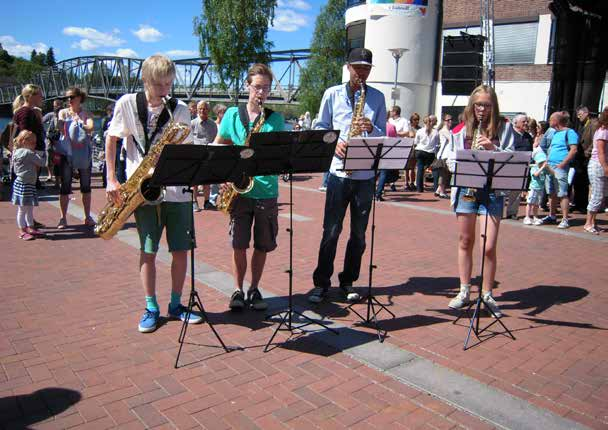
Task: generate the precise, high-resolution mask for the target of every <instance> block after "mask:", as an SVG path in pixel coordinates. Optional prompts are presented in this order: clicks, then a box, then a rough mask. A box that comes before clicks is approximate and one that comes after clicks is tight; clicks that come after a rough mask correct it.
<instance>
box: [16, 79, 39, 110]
mask: <svg viewBox="0 0 608 430" xmlns="http://www.w3.org/2000/svg"><path fill="white" fill-rule="evenodd" d="M39 92H40V87H39V86H38V85H34V84H27V85H26V86H24V87H23V88H22V89H21V94H19V95H18V96H17V97H16V98H15V100H13V112H17V111H18V110H19V109H21V108H22V107H23V105H24V104H25V103H27V102H28V101H29V100H30V97H32V96H33V95H35V94H38V93H39Z"/></svg>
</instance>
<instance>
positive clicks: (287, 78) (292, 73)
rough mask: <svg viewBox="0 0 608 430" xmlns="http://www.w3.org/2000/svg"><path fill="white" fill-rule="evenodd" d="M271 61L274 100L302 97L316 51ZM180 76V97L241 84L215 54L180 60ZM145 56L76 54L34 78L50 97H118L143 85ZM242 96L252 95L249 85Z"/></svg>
mask: <svg viewBox="0 0 608 430" xmlns="http://www.w3.org/2000/svg"><path fill="white" fill-rule="evenodd" d="M270 54H271V61H270V67H271V68H272V70H273V73H274V79H273V83H272V88H271V92H270V96H269V100H271V101H272V102H273V103H297V96H298V90H299V76H300V71H301V68H302V66H303V65H304V64H305V62H306V60H307V59H308V58H309V57H310V51H309V50H308V49H294V50H288V51H275V52H271V53H270ZM174 63H175V66H176V79H175V82H174V85H173V90H172V94H173V96H175V97H178V98H180V99H185V100H190V99H200V98H204V99H208V100H211V101H227V102H229V101H233V100H234V94H235V92H236V91H235V89H234V88H230V87H229V88H224V87H223V86H222V83H221V81H220V78H219V76H218V75H217V73H215V68H214V65H213V63H212V62H211V60H210V59H209V58H189V59H181V60H175V61H174ZM142 64H143V60H142V59H137V58H124V57H112V56H88V57H76V58H70V59H67V60H64V61H61V62H59V63H57V64H56V65H55V66H53V67H48V68H46V69H44V70H43V71H41V72H40V73H38V74H36V75H35V76H34V77H33V78H32V80H31V83H33V84H36V85H38V86H40V87H41V88H42V90H43V93H44V97H45V99H54V98H57V97H61V96H63V95H64V94H65V91H66V90H67V89H68V88H69V87H72V86H78V87H80V88H82V89H84V90H85V91H86V92H87V94H89V96H90V97H92V98H98V99H105V100H117V99H118V98H119V97H120V96H121V95H123V94H126V93H131V92H136V91H141V89H142V88H143V84H142V81H141V66H142ZM21 88H22V85H10V86H3V87H0V104H8V103H12V101H13V100H14V99H15V97H17V95H18V94H20V92H21ZM238 90H239V91H238V97H239V99H241V98H245V97H246V90H245V88H244V85H241V86H240V87H239V89H238Z"/></svg>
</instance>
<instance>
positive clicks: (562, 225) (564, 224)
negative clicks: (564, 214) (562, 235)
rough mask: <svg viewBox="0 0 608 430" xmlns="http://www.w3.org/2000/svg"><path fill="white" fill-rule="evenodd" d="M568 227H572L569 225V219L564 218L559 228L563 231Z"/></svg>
mask: <svg viewBox="0 0 608 430" xmlns="http://www.w3.org/2000/svg"><path fill="white" fill-rule="evenodd" d="M568 227H570V223H568V218H564V219H563V220H562V222H560V223H559V225H558V226H557V228H561V229H562V230H563V229H566V228H568Z"/></svg>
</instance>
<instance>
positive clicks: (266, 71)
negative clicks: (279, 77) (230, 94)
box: [247, 63, 274, 84]
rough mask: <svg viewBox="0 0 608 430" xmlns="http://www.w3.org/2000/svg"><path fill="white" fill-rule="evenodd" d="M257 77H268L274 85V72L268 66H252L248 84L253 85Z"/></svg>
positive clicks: (257, 64)
mask: <svg viewBox="0 0 608 430" xmlns="http://www.w3.org/2000/svg"><path fill="white" fill-rule="evenodd" d="M255 75H262V76H266V77H267V78H268V80H269V81H270V83H272V79H273V77H274V76H273V74H272V70H270V67H268V66H267V65H266V64H262V63H255V64H254V65H252V66H251V67H250V68H249V70H248V71H247V83H248V84H251V82H252V80H253V77H254V76H255Z"/></svg>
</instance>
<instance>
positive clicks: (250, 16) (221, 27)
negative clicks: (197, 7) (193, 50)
mask: <svg viewBox="0 0 608 430" xmlns="http://www.w3.org/2000/svg"><path fill="white" fill-rule="evenodd" d="M202 3H203V5H202V7H203V10H202V14H201V16H200V17H195V18H194V35H195V36H197V37H198V38H199V47H200V52H201V55H202V56H204V57H206V56H208V57H210V58H211V61H212V62H213V64H214V66H215V69H214V70H215V72H216V73H217V74H218V76H219V77H220V79H221V81H222V84H223V86H224V88H226V87H227V86H231V87H232V88H234V90H235V101H236V100H237V99H238V89H239V87H240V85H241V82H242V79H243V76H244V74H245V73H246V72H247V69H248V68H249V66H250V65H251V64H252V63H257V62H259V63H267V62H268V61H269V59H270V56H269V52H270V50H271V49H272V47H273V44H272V42H270V41H268V40H267V38H266V36H267V33H268V25H269V24H270V25H272V22H273V19H274V9H275V7H276V5H277V0H202Z"/></svg>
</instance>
